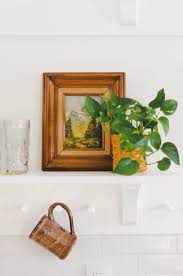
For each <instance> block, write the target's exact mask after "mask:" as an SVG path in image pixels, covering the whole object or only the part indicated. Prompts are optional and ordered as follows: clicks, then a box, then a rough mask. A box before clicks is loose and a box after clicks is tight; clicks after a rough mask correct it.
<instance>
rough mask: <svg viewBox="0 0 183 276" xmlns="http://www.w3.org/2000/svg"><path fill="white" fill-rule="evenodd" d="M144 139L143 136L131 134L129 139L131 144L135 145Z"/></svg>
mask: <svg viewBox="0 0 183 276" xmlns="http://www.w3.org/2000/svg"><path fill="white" fill-rule="evenodd" d="M143 138H144V136H143V135H141V134H136V133H129V134H128V139H129V140H130V142H131V143H133V144H135V143H138V142H139V141H141V140H142V139H143Z"/></svg>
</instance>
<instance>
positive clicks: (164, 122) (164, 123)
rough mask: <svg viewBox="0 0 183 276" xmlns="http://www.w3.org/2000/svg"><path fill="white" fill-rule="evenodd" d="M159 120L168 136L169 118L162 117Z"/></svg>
mask: <svg viewBox="0 0 183 276" xmlns="http://www.w3.org/2000/svg"><path fill="white" fill-rule="evenodd" d="M158 120H159V122H160V124H161V126H162V128H163V130H164V132H165V135H167V134H168V131H169V120H168V118H167V117H164V116H162V117H160V118H159V119H158Z"/></svg>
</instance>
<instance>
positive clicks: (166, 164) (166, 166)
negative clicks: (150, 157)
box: [158, 157, 171, 171]
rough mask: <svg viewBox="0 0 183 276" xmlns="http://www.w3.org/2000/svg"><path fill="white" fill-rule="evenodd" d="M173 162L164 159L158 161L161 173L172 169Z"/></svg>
mask: <svg viewBox="0 0 183 276" xmlns="http://www.w3.org/2000/svg"><path fill="white" fill-rule="evenodd" d="M170 165H171V161H170V159H169V158H166V157H164V158H163V159H162V160H160V161H158V169H159V170H160V171H166V170H168V169H169V168H170Z"/></svg>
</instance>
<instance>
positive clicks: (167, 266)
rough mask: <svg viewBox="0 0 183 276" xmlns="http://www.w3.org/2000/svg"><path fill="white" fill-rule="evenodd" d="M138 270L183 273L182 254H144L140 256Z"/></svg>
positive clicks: (143, 271) (158, 272)
mask: <svg viewBox="0 0 183 276" xmlns="http://www.w3.org/2000/svg"><path fill="white" fill-rule="evenodd" d="M140 272H142V273H149V274H150V273H157V274H159V275H160V274H161V273H163V274H164V273H166V274H173V275H174V274H179V273H181V275H183V255H182V256H181V255H149V256H148V255H146V256H145V255H144V256H141V257H140Z"/></svg>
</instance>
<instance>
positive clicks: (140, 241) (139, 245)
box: [101, 235, 176, 255]
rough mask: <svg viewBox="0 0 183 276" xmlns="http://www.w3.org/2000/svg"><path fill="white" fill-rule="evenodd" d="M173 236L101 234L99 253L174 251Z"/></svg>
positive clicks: (174, 242) (174, 241)
mask: <svg viewBox="0 0 183 276" xmlns="http://www.w3.org/2000/svg"><path fill="white" fill-rule="evenodd" d="M175 252H176V237H174V236H146V235H143V236H140V235H135V236H134V235H132V236H102V237H101V254H102V255H118V254H125V253H126V254H129V253H134V254H135V253H136V254H138V253H175Z"/></svg>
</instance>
